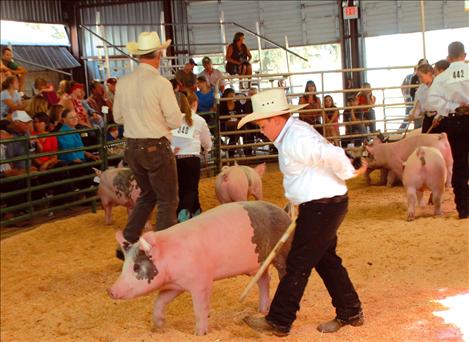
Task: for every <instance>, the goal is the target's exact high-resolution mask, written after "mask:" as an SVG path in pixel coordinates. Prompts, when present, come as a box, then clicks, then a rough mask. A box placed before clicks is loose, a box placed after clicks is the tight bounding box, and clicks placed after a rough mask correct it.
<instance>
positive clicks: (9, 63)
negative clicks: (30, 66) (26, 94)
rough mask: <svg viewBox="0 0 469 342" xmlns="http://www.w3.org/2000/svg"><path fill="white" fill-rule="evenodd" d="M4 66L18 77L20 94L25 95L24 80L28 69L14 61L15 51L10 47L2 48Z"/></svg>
mask: <svg viewBox="0 0 469 342" xmlns="http://www.w3.org/2000/svg"><path fill="white" fill-rule="evenodd" d="M2 66H3V68H5V67H6V68H7V69H8V72H9V74H11V75H12V76H15V77H17V78H18V81H19V88H18V90H19V91H20V95H21V96H23V94H22V93H21V92H23V90H24V81H25V79H26V74H27V73H28V70H26V68H24V67H22V66H20V65H18V64H17V63H15V62H14V61H13V52H12V51H11V49H10V48H8V47H4V48H2Z"/></svg>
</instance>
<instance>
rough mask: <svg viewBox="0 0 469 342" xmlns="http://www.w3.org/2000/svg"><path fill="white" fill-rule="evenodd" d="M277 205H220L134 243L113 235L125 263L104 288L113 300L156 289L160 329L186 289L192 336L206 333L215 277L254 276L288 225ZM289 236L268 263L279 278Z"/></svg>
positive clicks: (262, 292)
mask: <svg viewBox="0 0 469 342" xmlns="http://www.w3.org/2000/svg"><path fill="white" fill-rule="evenodd" d="M290 222H291V219H290V217H289V216H288V214H287V213H286V212H285V211H283V210H282V209H281V208H279V207H277V206H275V205H273V204H271V203H268V202H265V201H245V202H234V203H226V204H222V205H220V206H218V207H215V208H213V209H210V210H208V211H206V212H204V213H202V214H201V215H199V216H196V217H194V218H192V219H191V220H189V221H184V222H182V223H178V224H176V225H174V226H172V227H170V228H168V229H166V230H162V231H158V232H147V233H145V234H143V235H142V236H141V237H140V240H139V241H138V242H136V243H135V244H133V245H129V244H128V243H127V242H125V241H124V238H123V235H122V232H120V231H119V232H117V233H116V239H117V241H118V242H119V243H120V244H121V246H122V248H123V251H124V255H125V261H124V264H123V266H122V272H121V274H120V276H119V278H118V279H117V281H116V282H115V283H114V284H113V285H112V286H111V287H110V288H109V289H108V294H109V296H110V297H111V298H113V299H131V298H135V297H138V296H142V295H146V294H148V293H150V292H152V291H155V290H159V295H158V297H157V299H156V301H155V304H154V309H153V324H154V327H155V328H156V329H159V328H162V327H163V325H164V320H165V306H166V305H167V304H168V303H169V302H171V301H172V300H173V299H174V298H176V297H177V296H178V295H180V294H181V293H183V292H184V291H188V292H190V294H191V296H192V302H193V307H194V313H195V317H196V330H195V333H196V335H205V334H206V333H207V331H208V315H209V306H210V296H211V293H212V287H213V282H214V281H215V280H219V279H224V278H229V277H234V276H237V275H242V274H246V275H253V274H255V273H256V272H257V270H258V269H259V267H260V265H261V263H262V262H263V260H265V259H266V258H267V256H268V255H269V253H270V251H271V250H272V249H273V247H274V246H275V244H276V243H277V242H278V240H279V239H280V238H281V237H282V235H283V233H284V232H285V231H286V229H287V228H288V226H289V225H290ZM290 246H291V238H290V239H288V240H287V241H286V243H285V244H284V245H283V246H282V248H281V249H280V251H279V253H278V254H277V255H276V256H275V258H274V260H273V262H272V264H273V265H274V267H275V268H276V269H277V272H278V275H279V278H280V279H281V278H282V277H283V276H284V275H285V261H286V258H287V255H288V251H289V249H290ZM269 281H270V278H269V274H268V271H266V272H265V273H264V274H263V275H262V276H261V278H260V279H259V281H258V282H257V285H258V287H259V311H261V312H262V313H266V312H268V309H269V306H270V299H269Z"/></svg>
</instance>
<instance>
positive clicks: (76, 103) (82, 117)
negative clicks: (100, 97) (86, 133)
mask: <svg viewBox="0 0 469 342" xmlns="http://www.w3.org/2000/svg"><path fill="white" fill-rule="evenodd" d="M72 103H73V109H74V110H75V113H77V116H78V120H79V122H80V123H82V122H88V121H87V119H88V116H87V113H86V111H85V108H84V107H83V105H82V104H81V101H80V100H77V99H72Z"/></svg>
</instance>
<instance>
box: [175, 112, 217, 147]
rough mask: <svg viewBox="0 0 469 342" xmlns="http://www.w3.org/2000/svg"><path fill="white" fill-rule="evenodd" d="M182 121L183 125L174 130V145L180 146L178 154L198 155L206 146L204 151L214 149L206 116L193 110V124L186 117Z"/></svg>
mask: <svg viewBox="0 0 469 342" xmlns="http://www.w3.org/2000/svg"><path fill="white" fill-rule="evenodd" d="M182 121H183V122H182V125H181V126H180V127H179V128H177V129H174V130H173V131H172V133H173V141H172V147H173V148H175V147H179V148H180V150H179V151H178V153H177V154H176V155H182V154H190V155H195V156H198V155H200V149H201V147H203V148H204V152H208V151H210V150H211V149H212V135H211V134H210V130H209V129H208V125H207V122H206V121H205V120H204V118H202V117H201V116H200V115H198V114H195V113H194V112H192V121H193V122H192V126H189V125H188V124H187V122H186V120H185V119H184V118H183V119H182Z"/></svg>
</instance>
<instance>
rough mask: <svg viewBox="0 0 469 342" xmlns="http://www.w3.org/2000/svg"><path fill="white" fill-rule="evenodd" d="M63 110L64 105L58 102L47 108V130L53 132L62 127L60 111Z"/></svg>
mask: <svg viewBox="0 0 469 342" xmlns="http://www.w3.org/2000/svg"><path fill="white" fill-rule="evenodd" d="M63 111H64V106H62V105H60V104H55V105H52V106H51V107H50V108H49V120H50V123H49V131H50V132H55V131H56V130H57V131H58V130H59V129H60V127H62V112H63Z"/></svg>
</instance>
